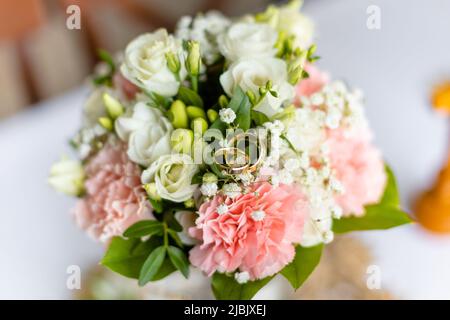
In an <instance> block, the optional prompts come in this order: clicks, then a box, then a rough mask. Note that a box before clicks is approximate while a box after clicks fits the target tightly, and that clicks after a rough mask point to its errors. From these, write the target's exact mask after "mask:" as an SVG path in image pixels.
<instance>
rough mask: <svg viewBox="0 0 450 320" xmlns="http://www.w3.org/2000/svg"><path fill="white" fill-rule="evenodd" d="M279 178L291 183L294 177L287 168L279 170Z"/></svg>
mask: <svg viewBox="0 0 450 320" xmlns="http://www.w3.org/2000/svg"><path fill="white" fill-rule="evenodd" d="M278 177H279V180H280V181H281V182H282V183H284V184H292V183H293V182H294V178H293V177H292V174H291V173H290V172H289V170H285V169H284V170H280V171H279V172H278Z"/></svg>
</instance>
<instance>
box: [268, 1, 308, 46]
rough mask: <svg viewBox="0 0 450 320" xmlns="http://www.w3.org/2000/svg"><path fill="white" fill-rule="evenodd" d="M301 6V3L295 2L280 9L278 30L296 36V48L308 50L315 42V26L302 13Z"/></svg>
mask: <svg viewBox="0 0 450 320" xmlns="http://www.w3.org/2000/svg"><path fill="white" fill-rule="evenodd" d="M300 6H301V2H300V1H293V2H292V3H291V4H289V5H286V6H282V7H281V8H280V9H279V17H278V25H277V30H278V31H283V32H286V33H287V34H291V35H294V36H295V40H294V47H300V48H308V47H309V46H310V45H311V44H312V41H313V36H314V24H313V22H312V20H311V19H309V18H308V17H307V16H305V15H303V14H301V13H300Z"/></svg>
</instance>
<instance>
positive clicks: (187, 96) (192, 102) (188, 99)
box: [178, 87, 203, 108]
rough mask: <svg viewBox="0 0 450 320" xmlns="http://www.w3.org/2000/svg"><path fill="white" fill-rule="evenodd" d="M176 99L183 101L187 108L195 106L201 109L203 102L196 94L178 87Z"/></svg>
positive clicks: (185, 88)
mask: <svg viewBox="0 0 450 320" xmlns="http://www.w3.org/2000/svg"><path fill="white" fill-rule="evenodd" d="M178 99H180V100H181V101H183V102H184V103H185V104H186V105H187V106H197V107H200V108H203V100H202V98H201V97H200V96H199V95H198V93H197V92H195V91H194V90H191V89H189V88H187V87H180V89H179V90H178Z"/></svg>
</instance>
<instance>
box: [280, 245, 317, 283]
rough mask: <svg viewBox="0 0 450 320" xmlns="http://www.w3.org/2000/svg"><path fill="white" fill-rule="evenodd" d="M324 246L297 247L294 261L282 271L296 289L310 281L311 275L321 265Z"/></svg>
mask: <svg viewBox="0 0 450 320" xmlns="http://www.w3.org/2000/svg"><path fill="white" fill-rule="evenodd" d="M322 250H323V244H319V245H316V246H314V247H309V248H306V247H302V246H300V245H299V246H297V247H296V248H295V258H294V260H293V261H292V262H291V263H290V264H288V265H287V266H286V267H284V269H283V270H281V274H282V275H283V276H284V277H285V278H286V279H287V280H288V281H289V282H290V283H291V285H292V287H293V288H294V289H296V290H297V289H298V288H300V287H301V285H302V284H303V283H304V282H305V281H306V279H308V277H309V275H310V274H311V273H312V272H313V271H314V269H315V268H316V266H317V265H318V264H319V261H320V257H321V256H322Z"/></svg>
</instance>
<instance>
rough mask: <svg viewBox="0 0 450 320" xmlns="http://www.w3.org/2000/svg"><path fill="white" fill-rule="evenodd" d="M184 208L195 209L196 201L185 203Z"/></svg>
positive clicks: (188, 200) (190, 200)
mask: <svg viewBox="0 0 450 320" xmlns="http://www.w3.org/2000/svg"><path fill="white" fill-rule="evenodd" d="M184 206H185V207H186V208H193V207H195V201H194V199H192V198H191V199H187V200H186V201H185V202H184Z"/></svg>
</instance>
